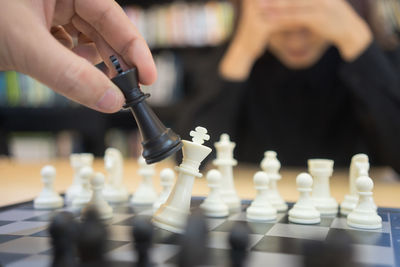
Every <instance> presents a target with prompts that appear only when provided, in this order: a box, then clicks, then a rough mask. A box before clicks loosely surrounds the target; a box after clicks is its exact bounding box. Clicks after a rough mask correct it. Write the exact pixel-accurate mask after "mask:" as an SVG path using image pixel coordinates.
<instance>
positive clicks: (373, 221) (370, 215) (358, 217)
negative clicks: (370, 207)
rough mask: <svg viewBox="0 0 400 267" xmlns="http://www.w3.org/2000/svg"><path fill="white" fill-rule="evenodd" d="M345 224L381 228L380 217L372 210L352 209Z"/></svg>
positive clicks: (364, 227)
mask: <svg viewBox="0 0 400 267" xmlns="http://www.w3.org/2000/svg"><path fill="white" fill-rule="evenodd" d="M347 224H348V225H349V226H350V227H353V228H359V229H367V230H373V229H380V228H382V218H381V216H379V215H378V214H376V213H375V212H374V211H353V212H352V213H350V214H349V215H348V216H347Z"/></svg>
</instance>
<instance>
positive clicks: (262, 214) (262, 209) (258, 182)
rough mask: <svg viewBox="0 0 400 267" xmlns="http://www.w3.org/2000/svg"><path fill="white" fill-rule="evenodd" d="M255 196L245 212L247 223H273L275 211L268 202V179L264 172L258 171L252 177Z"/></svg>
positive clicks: (275, 215)
mask: <svg viewBox="0 0 400 267" xmlns="http://www.w3.org/2000/svg"><path fill="white" fill-rule="evenodd" d="M253 182H254V186H255V188H256V190H257V196H256V198H255V199H254V200H253V202H251V205H250V207H248V208H247V210H246V217H247V220H249V221H273V220H276V217H277V214H276V212H277V211H276V209H275V208H274V207H273V206H272V204H271V203H270V202H269V198H268V188H269V186H268V184H269V182H270V179H269V177H268V175H267V174H266V173H265V172H262V171H259V172H256V174H255V175H254V177H253Z"/></svg>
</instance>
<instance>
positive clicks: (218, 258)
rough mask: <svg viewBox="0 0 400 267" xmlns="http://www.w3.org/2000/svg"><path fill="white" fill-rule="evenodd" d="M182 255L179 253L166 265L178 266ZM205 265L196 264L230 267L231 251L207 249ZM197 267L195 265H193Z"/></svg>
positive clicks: (203, 264)
mask: <svg viewBox="0 0 400 267" xmlns="http://www.w3.org/2000/svg"><path fill="white" fill-rule="evenodd" d="M179 257H180V254H179V253H177V254H175V255H174V256H173V257H171V258H170V259H168V260H167V261H166V262H165V263H167V264H173V265H174V266H177V265H178V262H179ZM204 261H205V262H203V263H196V264H198V265H199V266H229V265H227V263H229V250H227V249H217V248H213V249H211V248H208V249H207V258H206V259H204ZM193 266H195V265H193Z"/></svg>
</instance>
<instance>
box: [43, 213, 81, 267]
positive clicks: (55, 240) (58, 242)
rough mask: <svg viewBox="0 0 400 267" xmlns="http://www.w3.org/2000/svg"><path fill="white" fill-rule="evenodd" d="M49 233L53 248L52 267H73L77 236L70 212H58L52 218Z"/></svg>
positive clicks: (76, 227)
mask: <svg viewBox="0 0 400 267" xmlns="http://www.w3.org/2000/svg"><path fill="white" fill-rule="evenodd" d="M49 233H50V236H51V243H52V247H53V261H52V264H51V266H52V267H75V266H77V265H78V262H77V261H76V255H75V251H76V238H77V235H78V223H77V222H76V221H75V220H74V216H73V215H72V213H70V212H66V211H64V212H60V213H58V214H57V215H56V216H54V218H53V220H52V222H51V224H50V227H49Z"/></svg>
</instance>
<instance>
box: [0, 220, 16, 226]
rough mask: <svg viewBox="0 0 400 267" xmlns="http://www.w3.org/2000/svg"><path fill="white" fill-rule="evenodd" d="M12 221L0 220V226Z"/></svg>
mask: <svg viewBox="0 0 400 267" xmlns="http://www.w3.org/2000/svg"><path fill="white" fill-rule="evenodd" d="M12 222H13V221H0V226H3V225H6V224H10V223H12Z"/></svg>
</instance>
